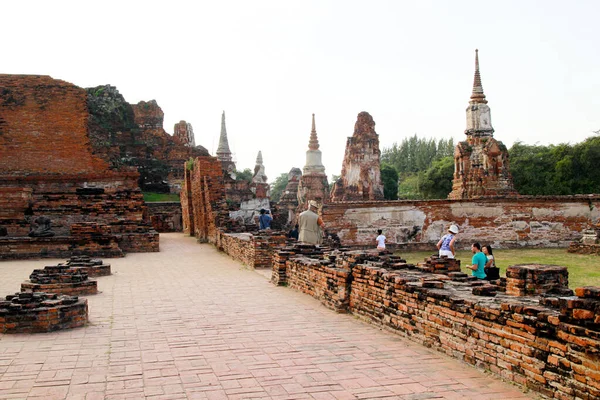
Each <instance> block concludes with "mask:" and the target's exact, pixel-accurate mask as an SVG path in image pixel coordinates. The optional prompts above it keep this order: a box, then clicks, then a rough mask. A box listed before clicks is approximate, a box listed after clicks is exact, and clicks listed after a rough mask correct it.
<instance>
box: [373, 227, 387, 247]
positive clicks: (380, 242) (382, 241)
mask: <svg viewBox="0 0 600 400" xmlns="http://www.w3.org/2000/svg"><path fill="white" fill-rule="evenodd" d="M377 234H378V235H379V236H377V239H375V240H376V241H377V250H385V236H383V231H382V230H381V229H379V230H377Z"/></svg>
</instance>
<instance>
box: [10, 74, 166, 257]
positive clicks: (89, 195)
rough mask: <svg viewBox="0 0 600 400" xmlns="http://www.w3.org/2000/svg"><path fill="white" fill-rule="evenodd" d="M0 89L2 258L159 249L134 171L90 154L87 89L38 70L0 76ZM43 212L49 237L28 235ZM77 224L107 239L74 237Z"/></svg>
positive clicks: (32, 231)
mask: <svg viewBox="0 0 600 400" xmlns="http://www.w3.org/2000/svg"><path fill="white" fill-rule="evenodd" d="M0 88H1V89H0V159H1V160H2V162H1V163H0V206H1V208H2V211H0V227H1V228H2V231H3V233H4V232H5V236H2V237H0V258H26V257H36V256H61V257H63V256H68V255H69V252H70V251H71V252H85V251H89V252H90V255H103V256H104V255H108V254H114V253H115V252H116V253H118V254H121V255H122V250H123V251H158V236H157V235H156V232H154V231H153V230H152V229H151V227H150V225H149V221H148V219H147V216H146V215H145V208H144V202H143V198H142V194H141V192H140V189H139V187H138V185H137V179H138V176H139V174H138V173H137V172H136V171H133V170H131V169H123V170H113V169H110V165H109V163H108V162H107V161H106V160H105V159H103V158H102V157H100V156H98V155H96V154H94V153H93V152H92V148H91V144H90V143H91V142H90V137H89V134H88V121H89V114H88V108H87V94H86V91H85V90H84V89H82V88H79V87H77V86H75V85H72V84H70V83H67V82H63V81H60V80H55V79H52V78H50V77H48V76H37V75H0ZM42 217H43V218H44V219H45V220H49V221H50V224H51V227H48V224H46V227H48V228H50V229H48V230H47V231H46V232H44V233H47V235H46V236H45V237H35V238H30V237H28V235H29V234H32V236H34V235H35V234H36V232H35V223H36V220H37V221H39V220H40V219H41V218H42ZM82 223H97V224H100V225H103V226H106V227H108V228H107V229H108V231H107V232H108V235H110V236H111V237H110V238H109V237H102V238H100V237H96V236H94V235H88V236H85V235H84V236H85V237H83V236H77V235H74V234H73V233H72V227H73V226H75V225H77V224H82ZM101 242H102V243H101ZM104 242H106V243H104ZM115 243H119V245H118V247H117V248H116V249H115V248H111V249H107V248H106V247H107V246H106V245H107V244H108V245H110V246H112V244H115ZM119 247H120V248H119Z"/></svg>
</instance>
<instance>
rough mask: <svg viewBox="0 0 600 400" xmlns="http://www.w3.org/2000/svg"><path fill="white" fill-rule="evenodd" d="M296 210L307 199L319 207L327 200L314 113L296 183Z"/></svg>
mask: <svg viewBox="0 0 600 400" xmlns="http://www.w3.org/2000/svg"><path fill="white" fill-rule="evenodd" d="M297 195H298V211H299V212H302V211H304V210H305V209H306V207H307V205H308V202H309V200H314V201H316V202H317V203H318V204H319V208H321V207H322V205H323V204H324V203H327V202H328V201H329V183H327V175H326V174H325V167H324V166H323V162H322V161H321V150H319V138H318V137H317V128H316V126H315V114H313V115H312V129H311V131H310V140H309V141H308V150H307V151H306V164H305V165H304V169H303V174H302V177H300V182H299V183H298V193H297Z"/></svg>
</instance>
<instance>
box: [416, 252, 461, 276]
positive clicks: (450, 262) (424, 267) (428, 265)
mask: <svg viewBox="0 0 600 400" xmlns="http://www.w3.org/2000/svg"><path fill="white" fill-rule="evenodd" d="M417 268H418V269H419V270H421V271H423V272H432V273H436V274H448V273H450V272H460V260H458V259H456V258H448V257H446V256H442V257H439V256H437V255H435V254H434V255H432V256H431V257H428V258H426V259H425V261H423V262H420V263H418V264H417Z"/></svg>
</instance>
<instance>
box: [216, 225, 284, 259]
mask: <svg viewBox="0 0 600 400" xmlns="http://www.w3.org/2000/svg"><path fill="white" fill-rule="evenodd" d="M285 243H286V235H285V233H284V232H277V231H270V232H268V231H261V232H258V233H249V232H247V233H225V232H223V231H222V230H219V231H218V234H217V241H216V243H215V245H216V246H217V248H218V249H219V250H220V251H223V252H224V253H226V254H228V255H229V256H230V257H231V258H233V259H234V260H236V261H239V262H241V263H242V264H244V265H247V266H249V267H251V268H271V266H272V260H273V255H274V253H275V252H276V251H277V250H278V248H280V247H281V246H283V245H284V244H285Z"/></svg>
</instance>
